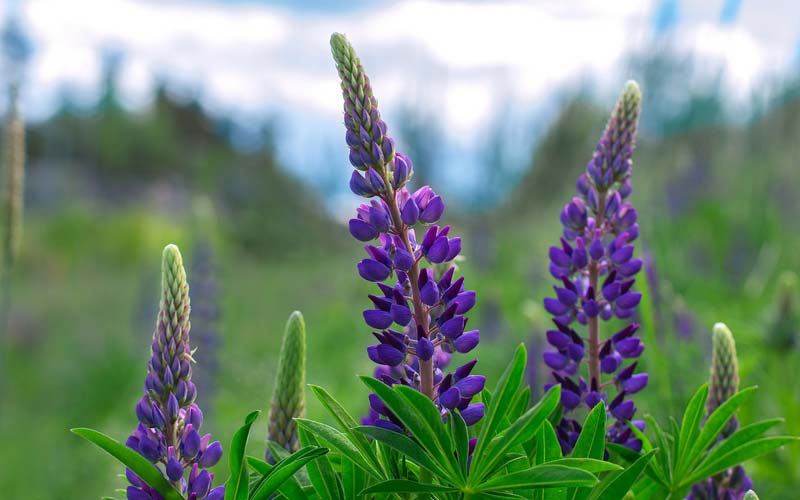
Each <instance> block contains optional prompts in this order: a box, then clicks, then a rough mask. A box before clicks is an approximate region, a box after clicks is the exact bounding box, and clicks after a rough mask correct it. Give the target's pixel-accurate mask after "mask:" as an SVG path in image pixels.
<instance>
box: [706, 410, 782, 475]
mask: <svg viewBox="0 0 800 500" xmlns="http://www.w3.org/2000/svg"><path fill="white" fill-rule="evenodd" d="M782 421H783V420H782V419H779V418H778V419H771V420H764V421H761V422H756V423H754V424H750V425H746V426H744V427H742V428H740V429H739V430H737V431H736V432H734V433H733V434H731V435H730V436H729V437H727V438H725V439H724V440H722V442H720V443H718V444H716V445H714V447H713V448H711V450H710V451H709V453H708V454H706V456H705V457H704V458H703V460H702V461H701V462H700V463H699V464H698V466H697V467H703V466H704V465H706V464H708V463H710V462H712V461H714V460H717V459H718V458H719V457H721V456H723V455H726V454H727V453H729V452H731V451H733V450H734V449H736V448H738V447H739V446H741V445H743V444H746V443H748V442H750V441H752V440H754V439H756V438H757V437H759V436H761V435H762V434H764V433H765V432H767V431H768V430H769V429H771V428H772V427H774V426H775V425H777V424H779V423H781V422H782ZM695 470H696V468H695Z"/></svg>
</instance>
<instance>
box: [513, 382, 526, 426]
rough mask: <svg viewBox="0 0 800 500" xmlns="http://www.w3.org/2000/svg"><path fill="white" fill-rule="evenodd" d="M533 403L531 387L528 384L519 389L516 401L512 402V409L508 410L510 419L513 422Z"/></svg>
mask: <svg viewBox="0 0 800 500" xmlns="http://www.w3.org/2000/svg"><path fill="white" fill-rule="evenodd" d="M530 405H531V388H530V387H529V386H527V385H524V386H522V388H521V389H520V390H519V391H517V395H516V397H515V398H514V402H513V403H511V410H510V411H509V412H508V417H509V419H510V420H511V421H512V422H513V421H514V420H516V419H518V418H519V417H521V416H522V414H523V413H525V411H526V410H527V409H528V407H529V406H530Z"/></svg>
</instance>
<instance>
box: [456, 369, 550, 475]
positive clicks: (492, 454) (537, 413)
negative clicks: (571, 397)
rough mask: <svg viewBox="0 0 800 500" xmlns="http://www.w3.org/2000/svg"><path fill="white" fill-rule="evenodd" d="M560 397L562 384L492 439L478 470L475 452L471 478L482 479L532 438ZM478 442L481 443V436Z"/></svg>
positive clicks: (548, 392)
mask: <svg viewBox="0 0 800 500" xmlns="http://www.w3.org/2000/svg"><path fill="white" fill-rule="evenodd" d="M560 398H561V386H560V385H554V386H553V387H551V388H550V390H548V391H547V393H545V395H544V397H542V399H541V400H539V402H538V403H536V405H534V406H533V408H531V409H529V410H528V411H527V412H525V414H524V415H522V416H521V417H520V418H519V419H518V420H517V421H516V422H514V423H512V424H511V425H510V426H509V427H508V428H507V429H506V430H505V431H503V432H502V434H500V435H499V436H497V437H495V438H494V439H492V442H491V443H490V445H489V446H488V447H487V448H486V456H485V458H484V457H481V458H482V460H481V468H480V469H478V470H476V469H475V468H474V467H475V465H474V463H475V459H476V458H475V455H474V454H473V457H472V460H473V469H472V474H471V477H470V479H471V480H473V478H474V481H476V482H478V481H482V480H483V479H485V478H486V477H488V472H489V471H491V470H493V469H494V468H495V467H496V465H497V464H498V463H499V461H500V459H501V457H502V456H503V455H504V454H506V453H507V452H509V451H510V450H512V449H513V448H514V447H516V446H519V445H521V444H522V443H523V442H525V441H527V440H528V439H531V438H532V437H533V436H534V435H535V434H536V432H537V431H538V430H539V429H540V428H541V426H542V424H543V423H544V422H545V421H546V420H547V417H548V416H549V415H550V413H552V412H553V410H554V409H555V408H556V406H558V402H559V400H560ZM478 442H479V443H480V438H479V440H478ZM476 448H477V447H476ZM476 482H471V483H470V484H472V485H475V484H476Z"/></svg>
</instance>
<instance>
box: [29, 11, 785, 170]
mask: <svg viewBox="0 0 800 500" xmlns="http://www.w3.org/2000/svg"><path fill="white" fill-rule="evenodd" d="M787 1H788V0H771V1H769V2H759V5H760V6H761V7H760V8H759V9H755V10H754V9H752V8H749V7H748V5H752V4H753V2H745V4H744V8H743V10H742V14H741V16H740V18H739V20H738V21H737V22H736V23H734V24H733V25H731V26H719V25H717V24H716V18H715V16H716V12H717V9H718V8H717V7H713V8H712V7H709V5H708V4H707V2H702V1H701V0H694V1H688V0H687V1H685V2H682V7H683V12H684V14H685V15H684V18H683V24H681V25H680V26H679V28H678V31H677V36H676V37H675V38H676V39H677V40H679V43H678V48H679V50H686V51H692V52H695V53H698V54H699V55H700V56H701V57H703V58H704V59H703V60H704V61H709V62H714V61H716V63H714V64H711V63H709V64H708V67H709V68H717V67H719V66H721V67H724V68H725V69H726V75H727V76H726V78H727V80H726V84H727V85H728V86H729V88H731V89H732V90H734V91H735V92H736V93H737V94H738V95H740V96H747V95H748V94H749V92H750V90H751V89H752V88H753V86H754V85H756V84H757V83H758V81H759V80H760V78H761V77H762V76H763V75H764V74H765V73H767V72H774V71H780V70H783V69H784V68H786V67H787V66H788V65H789V64H790V62H791V54H793V53H794V51H795V44H796V36H797V34H796V32H795V31H796V29H797V26H796V23H792V22H790V19H796V18H797V16H796V15H793V14H797V15H800V7H798V6H800V4H798V3H797V2H791V1H789V2H788V3H787ZM654 3H655V0H651V1H649V2H641V1H638V0H615V1H613V2H609V1H607V0H591V1H587V0H542V1H539V2H526V1H523V0H502V1H495V2H467V1H441V0H439V1H436V0H405V1H401V2H386V3H380V4H377V6H376V7H373V8H370V9H362V10H355V11H354V10H347V11H344V12H342V13H335V12H327V13H320V12H315V13H310V12H301V11H297V10H289V9H286V8H279V7H276V6H274V5H267V4H256V3H213V2H209V1H206V2H190V1H188V0H186V1H177V0H165V1H158V2H157V1H144V0H97V1H77V2H64V1H63V0H28V1H26V2H24V3H22V4H21V6H22V8H23V9H24V11H23V12H24V21H25V23H26V25H27V27H28V29H29V31H30V32H31V33H32V35H33V38H34V41H35V43H36V49H37V50H36V53H35V58H34V60H33V61H32V65H31V68H30V73H29V74H30V83H31V84H30V86H29V88H28V89H27V96H26V106H27V108H28V109H29V111H30V112H31V114H32V115H34V116H36V115H38V116H44V115H45V114H46V113H48V112H49V111H51V110H52V106H53V105H54V103H55V102H56V99H57V96H58V95H59V92H60V87H61V86H64V85H68V86H70V87H73V88H78V89H91V88H95V87H96V84H97V82H98V79H99V74H100V70H101V64H100V56H101V54H102V52H103V51H104V50H108V49H118V50H120V51H122V52H124V54H125V59H124V61H123V68H122V73H121V77H122V81H121V82H120V85H121V90H122V92H123V94H124V96H125V98H126V102H128V103H133V104H141V103H142V102H144V101H145V99H146V97H147V96H148V93H149V92H150V90H151V87H152V82H153V81H154V80H156V79H157V78H159V77H163V76H166V77H167V78H169V79H170V80H172V81H176V82H178V83H180V85H181V86H182V87H189V88H195V89H196V90H197V91H198V92H199V95H201V96H202V98H203V100H204V102H205V104H206V105H208V106H210V107H212V108H215V109H217V110H220V111H225V112H230V113H232V114H233V115H235V116H240V117H253V116H258V115H259V114H265V113H267V112H271V111H275V112H278V113H280V115H281V117H282V119H284V117H285V119H286V120H287V123H286V126H285V130H286V131H291V133H294V134H295V136H294V137H290V138H287V141H286V142H287V144H298V145H299V146H298V147H303V142H304V141H300V140H299V139H300V138H306V137H308V136H309V134H311V133H315V134H316V133H318V130H319V127H320V126H321V124H322V123H325V122H327V121H330V123H334V120H335V122H336V123H338V121H339V120H340V116H341V103H340V96H339V87H338V81H337V77H336V74H335V71H334V69H333V63H332V61H331V60H330V51H329V48H328V40H329V36H330V33H331V32H333V31H340V32H344V33H346V34H347V35H348V37H349V38H350V39H351V41H352V42H353V43H354V45H356V47H357V48H358V50H359V54H360V55H361V58H362V61H363V62H364V64H365V66H366V68H367V69H368V71H369V73H370V77H371V79H372V82H373V86H374V88H375V91H376V94H377V96H378V97H379V99H380V103H381V108H382V109H383V110H384V112H385V113H386V114H387V115H391V114H392V109H393V108H396V107H398V106H400V105H403V104H406V103H408V102H414V101H418V102H421V103H423V105H425V106H427V107H430V108H432V109H435V110H437V111H438V112H439V113H441V114H442V115H443V116H440V117H439V118H440V119H441V121H442V122H444V123H446V124H447V127H446V128H445V130H446V131H447V132H448V133H449V134H450V138H449V139H450V140H451V141H454V142H460V143H461V145H462V146H463V145H464V144H470V143H472V142H474V141H473V139H474V138H476V137H479V136H480V135H481V134H482V133H483V132H484V130H483V128H484V127H486V126H489V124H490V123H492V120H493V118H494V117H493V116H492V115H493V114H494V113H495V112H496V110H498V109H501V108H502V107H503V106H504V105H506V104H507V103H508V101H509V100H512V99H513V101H514V103H515V108H516V110H517V111H521V110H526V109H528V110H533V109H537V107H538V108H541V107H542V106H543V105H544V103H545V102H546V99H549V98H550V96H551V95H552V93H553V91H554V90H555V89H558V88H560V87H562V86H563V85H565V84H569V83H570V82H575V81H577V80H579V79H581V78H586V76H587V75H590V79H591V82H592V83H593V84H595V85H597V86H598V87H599V88H600V90H601V91H603V92H604V94H605V93H607V94H609V95H611V94H615V92H609V90H610V89H612V88H615V87H616V86H617V85H619V84H621V82H622V81H624V80H625V79H626V77H628V76H629V75H627V74H624V71H623V69H622V68H621V62H622V61H623V60H624V59H623V58H624V56H625V54H626V52H627V50H628V49H630V48H637V49H638V48H641V47H643V46H644V45H643V44H644V43H645V42H647V41H648V40H649V37H650V36H651V35H650V29H651V20H650V17H651V15H652V12H653V10H654ZM767 4H775V5H779V4H780V5H781V7H780V8H781V9H784V10H785V11H786V12H787V13H789V15H786V16H783V15H781V14H779V13H778V12H777V11H772V12H773V14H772V15H770V16H766V14H765V12H768V11H770V9H769V6H768V5H767ZM712 11H713V12H712ZM765 16H766V17H765ZM770 22H772V24H773V25H774V30H771V29H770V28H771V26H770ZM790 24H792V25H793V26H789V25H790ZM718 65H719V66H718ZM289 122H291V123H289ZM287 133H289V132H287ZM306 142H307V141H306ZM294 153H295V154H293V153H292V152H290V153H288V154H287V155H286V156H287V157H288V158H290V159H291V158H301V157H307V156H308V155H309V152H307V151H302V152H300V151H296V152H294ZM290 166H291V167H293V168H295V169H297V170H303V169H306V170H307V169H308V166H307V165H305V166H304V165H290Z"/></svg>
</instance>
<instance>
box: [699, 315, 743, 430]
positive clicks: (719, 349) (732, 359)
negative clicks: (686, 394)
mask: <svg viewBox="0 0 800 500" xmlns="http://www.w3.org/2000/svg"><path fill="white" fill-rule="evenodd" d="M711 343H712V353H711V380H710V382H709V388H708V389H709V390H708V402H707V403H706V409H707V410H708V413H709V414H710V413H711V412H713V411H714V410H715V409H717V408H718V407H719V405H721V404H722V403H724V402H725V401H727V400H728V399H729V398H730V397H731V396H733V395H734V394H736V391H738V390H739V361H738V359H737V358H736V342H735V341H734V340H733V334H732V333H731V331H730V330H729V329H728V327H727V326H725V324H724V323H717V324H716V325H714V329H713V330H712V332H711Z"/></svg>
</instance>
